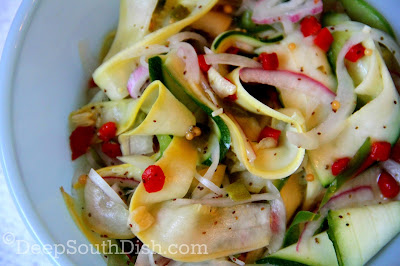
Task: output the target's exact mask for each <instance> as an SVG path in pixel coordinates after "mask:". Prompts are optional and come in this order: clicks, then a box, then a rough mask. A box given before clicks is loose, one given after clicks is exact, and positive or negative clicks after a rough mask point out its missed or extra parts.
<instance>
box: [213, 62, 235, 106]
mask: <svg viewBox="0 0 400 266" xmlns="http://www.w3.org/2000/svg"><path fill="white" fill-rule="evenodd" d="M207 74H208V80H209V82H210V86H211V88H212V89H213V91H214V92H215V93H216V94H217V95H218V96H219V97H220V98H222V99H223V98H225V97H228V96H230V95H234V94H235V93H236V86H235V84H233V83H232V82H230V81H229V80H227V79H225V78H224V77H223V76H222V75H221V74H220V73H219V72H218V71H217V70H216V69H215V68H214V67H210V69H209V70H208V72H207Z"/></svg>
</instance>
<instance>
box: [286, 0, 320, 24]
mask: <svg viewBox="0 0 400 266" xmlns="http://www.w3.org/2000/svg"><path fill="white" fill-rule="evenodd" d="M323 8H324V7H323V3H322V0H319V1H318V2H317V3H315V1H314V0H311V1H307V2H306V3H305V4H304V5H302V6H301V7H299V8H297V9H296V10H293V11H291V12H289V13H288V14H287V17H288V18H289V20H290V21H291V22H293V23H296V22H299V21H300V20H301V19H303V18H304V17H306V16H308V15H311V16H314V15H317V14H319V13H321V12H322V11H323Z"/></svg>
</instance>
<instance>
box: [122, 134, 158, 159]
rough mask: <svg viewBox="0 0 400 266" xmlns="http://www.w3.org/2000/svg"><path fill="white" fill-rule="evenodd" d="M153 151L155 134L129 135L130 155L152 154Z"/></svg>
mask: <svg viewBox="0 0 400 266" xmlns="http://www.w3.org/2000/svg"><path fill="white" fill-rule="evenodd" d="M153 152H154V150H153V136H151V135H131V136H129V155H145V154H151V153H153ZM124 155H125V154H124Z"/></svg>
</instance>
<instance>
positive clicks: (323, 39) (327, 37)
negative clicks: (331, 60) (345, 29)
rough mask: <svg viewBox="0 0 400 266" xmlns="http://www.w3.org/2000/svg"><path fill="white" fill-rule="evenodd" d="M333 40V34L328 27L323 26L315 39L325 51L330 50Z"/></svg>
mask: <svg viewBox="0 0 400 266" xmlns="http://www.w3.org/2000/svg"><path fill="white" fill-rule="evenodd" d="M332 42H333V37H332V34H331V32H330V31H329V30H328V29H327V28H323V29H322V30H321V31H320V32H319V33H318V35H317V36H316V37H315V39H314V44H315V45H316V46H318V47H319V48H321V49H322V50H323V51H325V52H328V50H329V47H331V44H332Z"/></svg>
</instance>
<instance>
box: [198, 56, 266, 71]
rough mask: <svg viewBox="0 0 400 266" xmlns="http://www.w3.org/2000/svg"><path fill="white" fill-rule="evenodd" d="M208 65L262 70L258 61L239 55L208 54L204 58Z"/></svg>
mask: <svg viewBox="0 0 400 266" xmlns="http://www.w3.org/2000/svg"><path fill="white" fill-rule="evenodd" d="M204 59H205V60H206V63H207V64H209V65H216V64H222V65H231V66H240V67H254V68H260V67H261V64H260V63H258V62H257V61H255V60H253V59H250V58H248V57H245V56H242V55H237V54H225V53H221V54H206V55H205V56H204Z"/></svg>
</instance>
